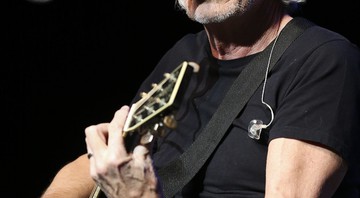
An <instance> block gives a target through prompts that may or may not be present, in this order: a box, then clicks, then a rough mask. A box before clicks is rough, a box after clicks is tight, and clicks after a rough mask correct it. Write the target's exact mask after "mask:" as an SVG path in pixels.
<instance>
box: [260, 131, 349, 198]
mask: <svg viewBox="0 0 360 198" xmlns="http://www.w3.org/2000/svg"><path fill="white" fill-rule="evenodd" d="M346 170H347V166H346V164H345V162H344V161H343V159H342V158H341V157H340V156H339V155H337V154H335V153H334V152H332V151H331V150H329V149H326V148H324V147H322V146H319V145H316V144H315V143H310V142H304V141H300V140H295V139H287V138H278V139H274V140H272V141H271V142H270V144H269V150H268V157H267V165H266V190H265V194H266V195H265V197H266V198H272V197H276V198H281V197H307V198H313V197H314V198H315V197H316V198H318V197H331V196H332V194H333V193H334V192H335V191H336V189H337V187H338V186H339V184H340V182H341V180H342V179H343V177H344V175H345V173H346Z"/></svg>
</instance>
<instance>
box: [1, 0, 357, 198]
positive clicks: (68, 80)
mask: <svg viewBox="0 0 360 198" xmlns="http://www.w3.org/2000/svg"><path fill="white" fill-rule="evenodd" d="M357 1H358V0H352V1H346V3H347V4H346V5H335V4H330V3H328V1H326V0H316V1H314V0H310V2H308V4H307V5H306V6H305V7H304V8H303V12H302V15H304V16H306V17H308V18H309V19H311V20H313V21H314V22H316V23H318V24H320V25H322V26H324V27H327V28H329V29H332V30H334V31H337V32H339V33H341V34H343V35H345V36H346V37H348V38H349V39H350V40H352V41H353V42H354V43H356V44H357V45H359V43H360V40H359V35H360V34H359V30H358V28H356V27H355V26H358V24H359V23H358V21H357V20H356V18H358V17H359V15H360V14H359V10H360V7H359V5H358V2H357ZM355 2H356V3H355ZM9 5H10V9H8V10H10V12H9V13H8V14H7V16H6V18H5V21H6V23H5V24H6V27H5V30H6V31H5V33H6V34H5V36H4V37H3V38H5V43H7V44H9V45H8V46H7V45H5V46H6V47H4V48H5V51H6V52H5V53H4V54H5V55H6V57H5V58H9V60H7V61H4V64H3V65H2V67H1V76H2V78H1V90H0V91H1V92H0V93H1V97H2V99H4V101H5V102H2V103H1V104H2V105H3V108H2V111H1V114H2V115H3V117H4V118H5V119H3V120H5V125H3V126H7V127H5V129H4V127H3V129H4V130H3V131H2V132H3V134H5V135H6V136H5V138H3V142H4V144H2V145H5V148H4V150H5V151H6V152H5V153H6V154H7V155H9V156H10V157H9V160H6V161H5V162H4V163H3V164H5V165H6V169H5V175H6V177H7V181H6V183H7V184H10V185H11V186H12V187H15V189H19V190H15V191H12V192H11V193H12V194H14V193H15V194H17V196H15V197H39V196H40V194H41V192H42V191H43V190H44V189H45V188H46V186H47V185H48V184H49V182H50V181H51V179H52V177H53V176H54V175H55V173H56V172H57V170H59V169H60V168H61V167H62V166H63V165H65V164H66V163H68V162H69V161H71V160H74V159H75V158H76V157H77V156H79V155H80V154H82V153H84V152H86V149H85V142H84V128H85V127H86V126H89V125H91V124H96V123H99V122H105V121H109V120H110V119H111V118H112V116H113V113H114V112H115V111H116V110H117V109H118V108H119V107H120V106H121V105H122V104H129V103H130V100H131V98H132V97H133V96H134V94H135V92H136V90H137V87H138V86H139V84H140V83H141V82H142V80H143V79H144V78H145V77H146V75H147V74H148V73H149V72H150V71H151V69H152V68H153V67H154V66H155V65H156V63H157V61H158V60H159V59H160V57H161V56H162V54H163V53H164V52H165V51H166V50H167V49H169V48H170V47H171V46H172V45H173V44H174V42H175V41H176V40H177V39H179V38H180V37H181V36H183V35H184V34H185V33H187V32H196V31H198V30H200V28H201V26H199V25H198V24H195V23H193V22H191V21H189V20H188V19H187V18H186V17H185V16H184V15H183V14H182V13H181V12H178V11H175V8H174V0H172V1H125V2H124V1H89V0H88V1H85V0H71V1H64V0H53V1H50V2H48V3H33V2H30V1H25V0H23V1H21V0H14V1H11V2H10V4H9ZM7 135H9V136H7ZM5 186H6V185H5ZM4 192H5V193H6V192H9V193H10V191H9V188H7V189H5V191H4Z"/></svg>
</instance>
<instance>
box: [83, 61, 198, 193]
mask: <svg viewBox="0 0 360 198" xmlns="http://www.w3.org/2000/svg"><path fill="white" fill-rule="evenodd" d="M198 71H199V65H198V64H196V63H194V62H187V61H184V62H183V63H181V64H180V65H179V66H178V67H176V68H175V69H174V70H173V71H172V72H171V73H165V74H164V77H165V78H164V79H163V80H162V81H160V82H159V83H157V84H153V89H151V90H150V91H149V92H147V93H142V94H141V97H142V98H141V99H140V100H139V101H137V102H136V103H134V104H132V105H131V108H130V111H129V114H128V118H127V120H126V122H125V126H124V129H123V137H124V140H125V146H126V149H127V151H128V152H131V151H132V150H133V149H134V148H135V146H136V145H139V144H142V145H146V144H150V143H151V142H153V140H154V138H156V137H159V136H164V135H165V130H164V129H166V128H176V121H175V119H174V115H173V114H174V112H175V111H176V108H177V107H178V105H180V101H181V99H182V98H181V96H183V95H184V94H183V93H182V92H184V91H185V90H186V87H187V85H188V82H189V78H190V77H191V74H193V73H196V72H198ZM89 198H106V195H105V193H104V192H102V191H101V189H100V187H99V186H95V187H94V188H93V190H92V192H91V195H90V197H89Z"/></svg>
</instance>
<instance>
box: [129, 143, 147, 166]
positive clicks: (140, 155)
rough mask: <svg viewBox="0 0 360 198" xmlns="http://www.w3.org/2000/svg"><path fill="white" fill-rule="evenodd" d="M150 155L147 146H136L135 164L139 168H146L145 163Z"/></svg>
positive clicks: (134, 152)
mask: <svg viewBox="0 0 360 198" xmlns="http://www.w3.org/2000/svg"><path fill="white" fill-rule="evenodd" d="M148 154H149V150H148V149H147V148H146V147H145V146H143V145H138V146H136V147H135V149H134V151H133V155H132V156H133V160H134V164H135V165H138V166H145V165H146V163H145V161H146V158H147V156H148Z"/></svg>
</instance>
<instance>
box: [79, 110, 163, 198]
mask: <svg viewBox="0 0 360 198" xmlns="http://www.w3.org/2000/svg"><path fill="white" fill-rule="evenodd" d="M128 112H129V107H128V106H123V107H122V108H121V109H120V110H118V111H117V112H116V113H115V116H114V118H113V119H112V121H111V122H110V123H102V124H98V125H93V126H89V127H87V128H86V129H85V135H86V145H87V151H88V153H91V154H92V157H90V174H91V177H92V178H93V179H94V180H95V182H96V183H97V185H98V186H99V187H100V188H101V190H102V191H103V192H104V193H105V194H106V195H107V197H109V198H115V197H124V198H129V197H134V198H135V197H151V198H153V197H158V194H157V178H156V176H155V173H154V169H153V166H152V160H151V158H150V155H149V151H148V149H147V148H146V147H144V146H141V145H139V146H137V147H135V149H134V151H133V153H127V151H126V149H125V146H124V139H123V136H122V129H123V127H124V123H125V120H126V117H127V114H128Z"/></svg>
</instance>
